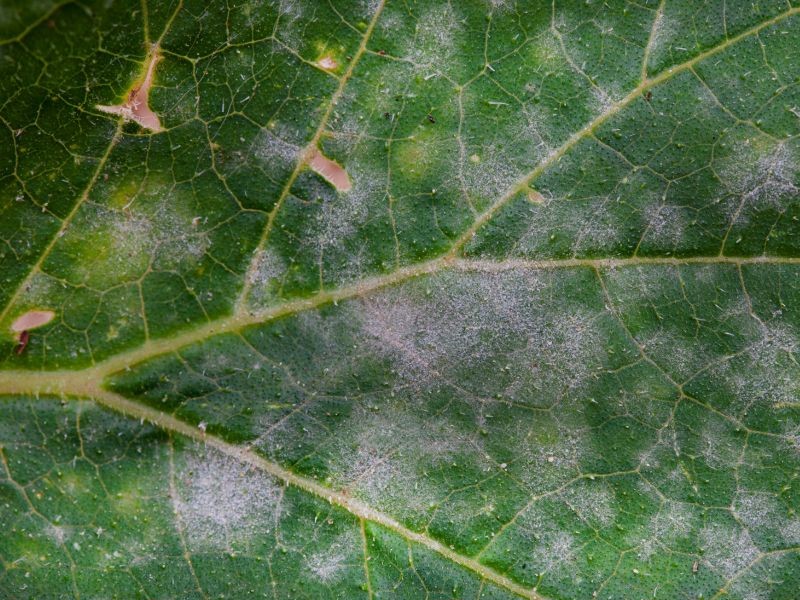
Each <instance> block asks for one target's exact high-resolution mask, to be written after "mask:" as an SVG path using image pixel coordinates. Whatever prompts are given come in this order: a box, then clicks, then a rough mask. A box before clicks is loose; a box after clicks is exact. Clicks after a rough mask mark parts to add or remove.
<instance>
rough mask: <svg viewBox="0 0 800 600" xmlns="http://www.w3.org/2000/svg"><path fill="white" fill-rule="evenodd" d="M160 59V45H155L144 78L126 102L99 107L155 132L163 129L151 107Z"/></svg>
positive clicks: (129, 93)
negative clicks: (150, 102) (155, 76)
mask: <svg viewBox="0 0 800 600" xmlns="http://www.w3.org/2000/svg"><path fill="white" fill-rule="evenodd" d="M160 59H161V54H160V52H159V47H158V45H154V46H153V47H152V49H151V50H150V56H149V59H148V63H147V71H146V73H145V76H144V79H143V80H142V81H141V82H140V83H138V84H137V85H135V86H134V87H133V89H132V90H131V91H130V92H128V99H127V100H126V101H125V103H124V104H115V105H113V106H107V105H102V104H98V105H97V109H98V110H101V111H103V112H105V113H109V114H112V115H120V116H122V117H124V118H125V119H127V120H128V121H133V122H135V123H138V124H139V125H141V126H142V127H144V128H145V129H149V130H150V131H153V132H155V133H158V132H159V131H163V127H161V121H160V120H159V118H158V115H157V114H156V113H154V112H153V111H152V110H151V109H150V105H149V95H150V86H152V85H153V76H154V74H155V70H156V64H157V63H158V61H159V60H160Z"/></svg>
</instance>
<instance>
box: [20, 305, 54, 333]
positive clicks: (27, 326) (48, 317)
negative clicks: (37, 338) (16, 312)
mask: <svg viewBox="0 0 800 600" xmlns="http://www.w3.org/2000/svg"><path fill="white" fill-rule="evenodd" d="M55 316H56V313H54V312H53V311H52V310H29V311H28V312H26V313H25V314H24V315H20V316H19V317H17V319H16V321H14V322H13V323H12V324H11V331H13V332H14V333H16V334H22V333H24V332H26V331H30V330H31V329H36V328H37V327H41V326H42V325H47V324H48V323H49V322H50V321H52V320H53V319H54V318H55Z"/></svg>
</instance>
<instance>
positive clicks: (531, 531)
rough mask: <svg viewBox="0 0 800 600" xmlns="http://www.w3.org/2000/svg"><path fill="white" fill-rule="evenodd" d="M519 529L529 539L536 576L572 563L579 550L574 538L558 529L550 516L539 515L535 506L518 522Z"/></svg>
mask: <svg viewBox="0 0 800 600" xmlns="http://www.w3.org/2000/svg"><path fill="white" fill-rule="evenodd" d="M519 528H520V529H521V530H522V531H523V532H525V534H526V537H529V538H531V539H530V546H531V548H532V556H531V562H532V563H533V567H534V568H535V569H536V570H537V573H538V574H540V575H541V574H544V573H547V572H550V571H552V570H554V569H557V568H559V567H561V566H563V565H565V564H569V563H572V562H573V560H574V557H575V553H576V552H577V551H578V549H579V548H578V545H577V542H576V540H575V538H574V537H573V536H572V535H571V534H570V533H569V532H567V531H564V530H562V529H560V528H559V526H558V524H556V523H554V522H553V519H552V517H551V516H550V515H547V514H546V513H543V512H541V513H540V512H539V511H538V507H537V506H536V505H534V506H533V507H531V508H530V509H529V510H528V512H527V513H525V514H524V515H523V516H522V518H521V519H520V520H519Z"/></svg>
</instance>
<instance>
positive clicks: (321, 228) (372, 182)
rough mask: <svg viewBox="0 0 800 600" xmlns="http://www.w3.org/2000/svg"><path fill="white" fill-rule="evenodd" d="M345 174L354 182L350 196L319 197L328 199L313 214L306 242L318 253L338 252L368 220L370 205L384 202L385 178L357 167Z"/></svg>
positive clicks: (347, 194) (349, 169) (348, 194)
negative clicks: (382, 190)
mask: <svg viewBox="0 0 800 600" xmlns="http://www.w3.org/2000/svg"><path fill="white" fill-rule="evenodd" d="M348 171H349V173H350V175H351V177H352V181H353V187H352V189H351V191H350V192H348V193H346V194H338V195H334V196H330V195H322V194H321V197H322V198H328V199H326V200H325V201H324V202H323V204H322V206H321V208H320V209H319V211H318V212H317V214H316V219H315V222H314V225H313V227H312V232H311V237H310V240H309V243H312V244H314V245H315V246H316V248H317V250H318V251H319V252H324V251H326V250H328V249H332V248H341V247H342V246H343V245H344V242H345V240H346V239H347V238H348V237H349V236H351V235H353V234H354V233H356V232H357V230H358V228H359V227H361V226H362V225H363V223H364V221H365V220H366V219H367V217H368V216H369V209H370V204H371V203H373V202H376V201H378V202H386V201H387V200H386V196H385V194H381V188H382V186H384V185H385V175H380V176H379V175H376V174H375V173H369V172H365V171H364V170H362V169H360V168H359V166H358V165H354V166H353V167H351V168H348Z"/></svg>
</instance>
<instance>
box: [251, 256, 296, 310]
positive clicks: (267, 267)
mask: <svg viewBox="0 0 800 600" xmlns="http://www.w3.org/2000/svg"><path fill="white" fill-rule="evenodd" d="M254 260H255V263H254V266H253V269H252V270H251V271H250V273H249V274H248V276H247V283H248V284H249V285H250V288H251V293H250V298H249V300H250V303H251V304H253V305H255V306H259V305H264V304H266V303H268V302H269V301H270V300H271V299H272V294H271V293H270V287H271V286H273V285H275V284H276V283H277V282H278V281H279V280H280V278H281V277H282V276H283V275H284V273H285V272H286V264H285V262H284V261H283V259H282V258H281V257H280V256H278V255H277V253H276V252H275V251H274V250H272V249H270V248H267V249H266V250H264V251H262V252H259V253H258V254H257V255H256V256H255V258H254Z"/></svg>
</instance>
